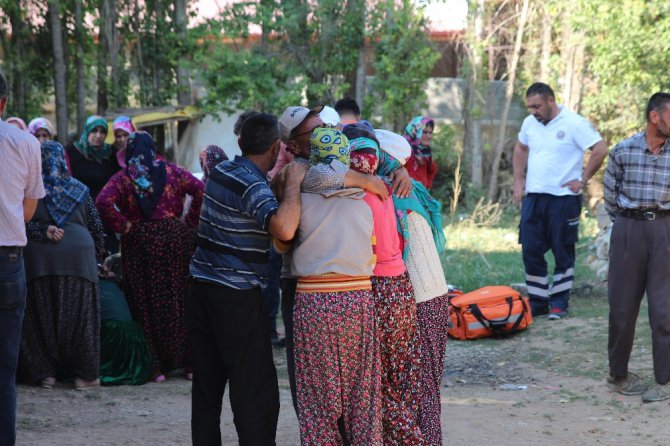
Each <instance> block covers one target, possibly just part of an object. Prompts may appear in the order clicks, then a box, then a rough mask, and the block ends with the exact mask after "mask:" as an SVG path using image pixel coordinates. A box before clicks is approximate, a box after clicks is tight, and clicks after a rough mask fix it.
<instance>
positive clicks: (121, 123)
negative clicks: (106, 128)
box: [112, 116, 137, 135]
mask: <svg viewBox="0 0 670 446" xmlns="http://www.w3.org/2000/svg"><path fill="white" fill-rule="evenodd" d="M119 129H121V130H123V131H124V132H126V133H128V134H129V135H130V134H131V133H133V132H136V131H137V129H136V128H135V124H133V121H131V119H130V118H129V117H128V116H119V117H118V118H116V119H115V120H114V123H113V124H112V131H113V132H115V131H116V130H119Z"/></svg>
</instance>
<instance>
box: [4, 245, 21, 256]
mask: <svg viewBox="0 0 670 446" xmlns="http://www.w3.org/2000/svg"><path fill="white" fill-rule="evenodd" d="M22 249H23V248H22V247H20V246H0V254H4V255H11V254H16V255H18V254H21V250H22Z"/></svg>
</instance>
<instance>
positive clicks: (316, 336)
mask: <svg viewBox="0 0 670 446" xmlns="http://www.w3.org/2000/svg"><path fill="white" fill-rule="evenodd" d="M293 323H294V327H293V335H294V343H295V376H296V378H295V380H296V393H297V400H298V420H299V423H300V438H301V443H302V444H303V445H341V444H343V438H342V437H343V436H344V437H345V439H346V441H347V444H351V445H366V446H367V445H370V446H374V445H381V444H382V419H381V379H380V360H379V344H378V341H377V338H376V336H375V335H376V327H375V314H374V301H373V298H372V295H371V293H370V291H369V290H358V291H342V292H327V293H305V292H297V293H296V296H295V306H294V309H293ZM340 418H341V421H342V431H340V429H339V428H338V419H340Z"/></svg>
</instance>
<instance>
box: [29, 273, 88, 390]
mask: <svg viewBox="0 0 670 446" xmlns="http://www.w3.org/2000/svg"><path fill="white" fill-rule="evenodd" d="M99 365H100V293H99V290H98V284H96V283H93V282H90V281H88V280H86V279H84V278H81V277H74V276H44V277H38V278H36V279H33V280H31V281H30V282H29V283H28V297H27V299H26V310H25V314H24V317H23V328H22V330H21V349H20V353H19V371H18V376H19V380H20V381H22V382H25V383H28V384H36V383H38V382H39V381H41V380H43V379H44V378H46V377H55V376H56V374H57V372H58V374H59V375H65V376H67V377H69V376H70V375H73V376H74V377H77V378H83V379H86V380H93V379H96V378H97V377H98V373H99V372H98V370H99Z"/></svg>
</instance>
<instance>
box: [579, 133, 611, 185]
mask: <svg viewBox="0 0 670 446" xmlns="http://www.w3.org/2000/svg"><path fill="white" fill-rule="evenodd" d="M608 153H609V151H608V150H607V144H605V141H604V140H602V139H601V140H600V141H598V142H597V143H595V145H594V146H593V147H592V148H591V156H590V157H589V162H588V163H586V167H585V168H584V173H583V174H582V182H583V183H584V184H586V183H588V182H589V180H590V179H591V178H593V175H595V174H596V172H598V169H600V166H602V165H603V161H604V160H605V158H606V157H607V154H608Z"/></svg>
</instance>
